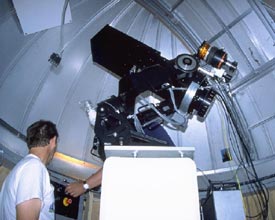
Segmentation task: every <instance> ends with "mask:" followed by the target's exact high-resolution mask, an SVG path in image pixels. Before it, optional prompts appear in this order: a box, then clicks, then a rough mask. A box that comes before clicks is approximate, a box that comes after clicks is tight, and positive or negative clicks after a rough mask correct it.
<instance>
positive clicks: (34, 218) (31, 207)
mask: <svg viewBox="0 0 275 220" xmlns="http://www.w3.org/2000/svg"><path fill="white" fill-rule="evenodd" d="M41 205H42V203H41V200H40V199H30V200H27V201H24V202H22V203H20V204H18V205H17V206H16V220H39V214H40V209H41Z"/></svg>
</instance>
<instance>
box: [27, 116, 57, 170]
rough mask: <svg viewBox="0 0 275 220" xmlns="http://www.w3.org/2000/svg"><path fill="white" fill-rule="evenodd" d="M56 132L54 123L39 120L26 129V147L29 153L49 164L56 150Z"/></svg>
mask: <svg viewBox="0 0 275 220" xmlns="http://www.w3.org/2000/svg"><path fill="white" fill-rule="evenodd" d="M57 138H58V132H57V129H56V126H55V124H54V123H52V122H50V121H44V120H40V121H37V122H35V123H33V124H32V125H30V126H29V127H28V129H27V145H28V148H29V151H30V153H32V154H35V155H36V156H38V157H39V158H40V159H41V161H42V162H43V163H44V164H46V165H47V164H49V163H50V161H51V160H52V159H53V156H54V153H55V151H56V148H57Z"/></svg>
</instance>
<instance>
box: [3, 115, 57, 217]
mask: <svg viewBox="0 0 275 220" xmlns="http://www.w3.org/2000/svg"><path fill="white" fill-rule="evenodd" d="M57 138H58V132H57V129H56V126H55V124H54V123H52V122H50V121H44V120H40V121H37V122H35V123H33V124H32V125H30V126H29V127H28V129H27V138H26V142H27V145H28V148H29V154H28V155H27V156H25V157H24V158H23V159H22V160H21V161H19V163H18V164H17V165H16V166H15V167H14V168H13V169H12V171H11V172H10V173H9V175H8V176H7V178H6V179H5V181H4V183H3V186H2V189H1V194H0V219H3V220H15V219H16V220H38V219H39V220H53V219H54V218H55V213H54V188H53V186H52V185H51V184H50V176H49V172H48V170H47V168H46V165H47V164H48V163H49V162H50V161H51V160H52V158H53V155H54V153H55V151H56V147H57Z"/></svg>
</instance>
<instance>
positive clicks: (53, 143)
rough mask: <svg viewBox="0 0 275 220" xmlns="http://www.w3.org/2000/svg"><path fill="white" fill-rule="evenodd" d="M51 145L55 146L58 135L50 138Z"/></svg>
mask: <svg viewBox="0 0 275 220" xmlns="http://www.w3.org/2000/svg"><path fill="white" fill-rule="evenodd" d="M50 145H51V146H55V145H56V136H54V137H53V138H52V139H50Z"/></svg>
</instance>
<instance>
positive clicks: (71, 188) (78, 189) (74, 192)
mask: <svg viewBox="0 0 275 220" xmlns="http://www.w3.org/2000/svg"><path fill="white" fill-rule="evenodd" d="M65 192H66V193H68V194H69V195H71V196H72V197H78V196H80V195H82V194H83V193H85V192H86V190H85V189H84V188H83V182H74V183H70V184H69V185H68V186H67V187H66V189H65Z"/></svg>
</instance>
